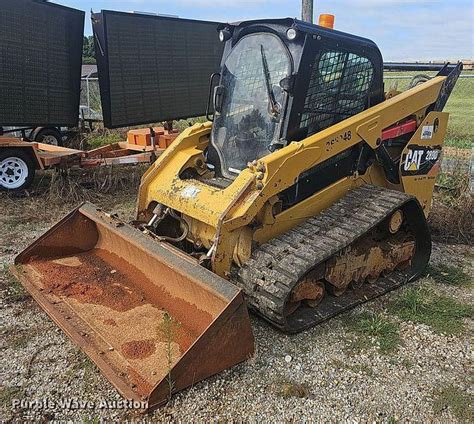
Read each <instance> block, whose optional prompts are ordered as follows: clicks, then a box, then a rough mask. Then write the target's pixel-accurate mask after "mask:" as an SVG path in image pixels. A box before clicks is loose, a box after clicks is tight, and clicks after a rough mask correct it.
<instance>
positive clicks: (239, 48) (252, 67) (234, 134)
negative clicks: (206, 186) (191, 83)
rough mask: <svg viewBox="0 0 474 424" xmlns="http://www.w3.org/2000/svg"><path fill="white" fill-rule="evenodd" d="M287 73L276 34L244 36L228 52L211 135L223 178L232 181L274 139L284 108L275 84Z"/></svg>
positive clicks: (284, 52) (288, 65)
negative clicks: (222, 92) (219, 102)
mask: <svg viewBox="0 0 474 424" xmlns="http://www.w3.org/2000/svg"><path fill="white" fill-rule="evenodd" d="M290 73H291V62H290V58H289V54H288V52H287V50H286V48H285V46H284V45H283V43H282V42H281V40H280V39H279V38H278V37H277V36H275V35H272V34H268V33H256V34H252V35H248V36H246V37H244V38H242V39H241V40H240V41H239V42H238V43H237V45H236V46H235V47H234V48H233V49H232V51H231V52H230V54H229V56H228V57H227V59H226V61H225V64H224V69H223V70H222V76H221V85H222V86H223V87H224V94H223V100H222V107H221V113H219V114H217V113H216V116H215V120H214V125H213V130H212V143H213V145H214V147H215V148H216V150H217V152H218V154H219V158H220V160H221V165H222V173H223V175H224V176H226V177H230V178H233V177H235V175H236V174H238V173H239V172H240V171H241V170H242V169H244V168H246V167H247V163H248V162H252V161H253V160H254V159H258V158H261V157H263V156H265V155H266V154H268V153H269V150H268V148H269V146H270V144H271V142H272V141H273V140H277V139H278V135H279V130H280V123H281V120H282V118H283V107H284V103H285V94H284V92H283V90H282V89H281V88H280V85H279V82H280V81H281V80H282V79H283V78H285V77H287V76H289V75H290Z"/></svg>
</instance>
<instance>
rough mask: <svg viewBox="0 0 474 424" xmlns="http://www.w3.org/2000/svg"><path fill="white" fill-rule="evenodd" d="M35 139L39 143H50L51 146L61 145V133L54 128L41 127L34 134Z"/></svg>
mask: <svg viewBox="0 0 474 424" xmlns="http://www.w3.org/2000/svg"><path fill="white" fill-rule="evenodd" d="M35 141H37V142H39V143H46V144H52V145H53V146H62V145H63V138H62V136H61V133H60V132H59V131H58V130H57V129H55V128H43V129H42V130H40V131H39V132H38V134H36V136H35Z"/></svg>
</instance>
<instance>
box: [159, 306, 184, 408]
mask: <svg viewBox="0 0 474 424" xmlns="http://www.w3.org/2000/svg"><path fill="white" fill-rule="evenodd" d="M178 327H179V323H178V322H177V321H175V320H174V319H173V318H172V317H171V316H170V315H169V314H168V312H165V313H164V314H163V321H162V323H161V325H160V328H159V330H160V332H161V334H162V335H163V337H164V338H165V341H166V357H167V360H168V373H167V377H166V381H167V383H168V389H169V396H168V401H169V400H171V395H172V394H173V389H174V381H173V378H172V376H171V369H172V367H173V342H174V341H175V339H176V331H177V329H178Z"/></svg>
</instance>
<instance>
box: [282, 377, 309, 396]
mask: <svg viewBox="0 0 474 424" xmlns="http://www.w3.org/2000/svg"><path fill="white" fill-rule="evenodd" d="M277 392H278V394H279V395H280V396H281V397H283V398H285V399H289V398H300V399H303V398H307V397H308V396H309V394H310V390H309V387H308V386H307V385H306V384H304V383H295V382H294V381H282V382H280V383H279V384H278V387H277Z"/></svg>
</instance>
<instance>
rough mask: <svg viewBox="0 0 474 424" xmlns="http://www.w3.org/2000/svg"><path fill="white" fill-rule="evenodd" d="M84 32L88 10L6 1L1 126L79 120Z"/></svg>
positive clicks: (0, 15)
mask: <svg viewBox="0 0 474 424" xmlns="http://www.w3.org/2000/svg"><path fill="white" fill-rule="evenodd" d="M83 34H84V12H82V11H79V10H75V9H70V8H67V7H63V6H59V5H56V4H53V3H49V2H48V3H46V2H38V1H32V0H2V1H1V2H0V93H1V96H0V125H3V126H24V127H40V126H70V127H73V126H75V125H77V121H78V118H79V94H80V83H81V60H82V59H81V58H82V43H83Z"/></svg>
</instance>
